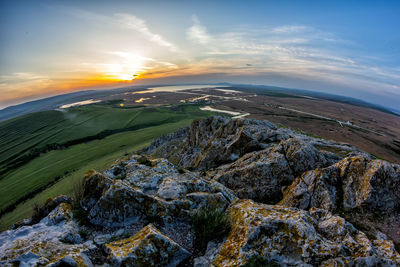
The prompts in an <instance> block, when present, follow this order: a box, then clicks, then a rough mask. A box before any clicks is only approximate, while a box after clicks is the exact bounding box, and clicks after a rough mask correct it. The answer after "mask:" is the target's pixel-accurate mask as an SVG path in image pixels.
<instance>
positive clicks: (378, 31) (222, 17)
mask: <svg viewBox="0 0 400 267" xmlns="http://www.w3.org/2000/svg"><path fill="white" fill-rule="evenodd" d="M399 14H400V1H368V0H364V1H351V0H348V1H284V0H283V1H233V0H231V1H223V0H220V1H208V0H203V1H190V0H188V1H173V0H171V1H153V0H148V1H75V0H69V1H56V0H52V1H40V0H38V1H18V0H13V1H0V108H4V107H7V106H9V105H14V104H17V103H22V102H25V101H28V100H33V99H38V98H43V97H46V96H52V95H57V94H62V93H67V92H72V91H78V90H86V89H101V88H114V87H123V86H131V85H142V84H161V83H211V82H231V83H247V84H264V85H274V86H281V87H289V88H299V89H309V90H315V91H321V92H327V93H332V94H339V95H345V96H351V97H356V98H359V99H362V100H365V101H368V102H371V103H375V104H380V105H382V106H385V107H388V108H394V109H400V30H399V29H400V15H399Z"/></svg>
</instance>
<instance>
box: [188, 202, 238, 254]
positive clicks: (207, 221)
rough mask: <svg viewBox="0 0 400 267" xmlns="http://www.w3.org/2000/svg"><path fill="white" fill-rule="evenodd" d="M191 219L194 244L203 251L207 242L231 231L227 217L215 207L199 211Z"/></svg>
mask: <svg viewBox="0 0 400 267" xmlns="http://www.w3.org/2000/svg"><path fill="white" fill-rule="evenodd" d="M192 219H193V230H194V232H195V235H196V243H197V245H198V246H199V248H200V249H204V248H205V247H206V246H207V243H208V242H209V241H211V240H213V239H216V238H221V237H223V236H224V235H227V234H228V233H229V231H230V230H231V223H230V221H229V217H228V215H227V214H226V213H225V212H224V211H222V210H220V209H219V208H218V207H216V206H211V207H206V208H201V209H199V210H198V211H197V212H196V213H195V214H194V215H193V218H192Z"/></svg>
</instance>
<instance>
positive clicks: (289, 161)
mask: <svg viewBox="0 0 400 267" xmlns="http://www.w3.org/2000/svg"><path fill="white" fill-rule="evenodd" d="M339 159H340V158H333V157H329V156H326V155H325V154H324V153H321V152H320V151H319V150H317V149H316V148H315V147H314V146H313V145H310V144H308V143H305V142H304V141H301V140H298V139H295V138H289V139H287V140H283V141H281V142H280V143H279V144H278V145H275V146H274V147H271V148H268V149H265V150H262V151H257V152H252V153H248V154H246V155H244V156H243V157H241V158H240V159H238V160H237V161H235V162H233V163H231V164H228V165H224V166H221V167H220V168H218V169H217V172H216V174H215V176H214V179H215V180H216V181H218V182H220V183H222V184H223V185H225V186H226V187H228V188H230V189H232V190H233V191H234V192H235V193H236V194H237V196H238V197H239V198H250V199H253V200H256V201H258V202H262V203H267V204H276V203H277V202H278V201H280V200H281V199H282V188H284V187H286V186H288V185H290V184H291V182H292V181H293V180H294V177H295V176H296V175H298V174H301V173H303V172H305V171H307V170H312V169H315V168H319V167H325V166H328V165H330V164H333V163H335V162H337V161H338V160H339Z"/></svg>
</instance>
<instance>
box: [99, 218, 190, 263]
mask: <svg viewBox="0 0 400 267" xmlns="http://www.w3.org/2000/svg"><path fill="white" fill-rule="evenodd" d="M106 249H107V251H108V253H109V255H110V256H109V259H108V260H109V262H110V263H111V264H112V266H121V265H122V266H138V267H140V266H176V265H178V264H179V263H180V262H181V261H183V260H184V259H186V258H187V257H189V256H190V253H189V252H188V251H187V250H185V249H184V248H182V247H181V246H179V245H178V244H177V243H175V242H174V241H173V240H171V239H170V238H168V237H167V236H165V235H163V234H162V233H161V232H160V231H158V230H157V229H156V228H155V227H154V226H152V225H151V224H149V225H147V226H146V227H144V228H143V229H142V230H140V231H139V232H138V233H136V234H135V235H133V236H132V237H130V238H127V239H124V240H119V241H115V242H112V243H109V244H106Z"/></svg>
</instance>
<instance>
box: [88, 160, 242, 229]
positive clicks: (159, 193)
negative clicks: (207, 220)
mask: <svg viewBox="0 0 400 267" xmlns="http://www.w3.org/2000/svg"><path fill="white" fill-rule="evenodd" d="M120 166H121V165H118V166H114V168H120ZM124 169H125V170H124V173H125V175H124V176H123V177H122V178H115V177H110V176H107V173H113V171H112V169H111V170H108V171H107V172H105V174H100V173H96V172H92V173H89V175H88V176H87V177H86V179H85V182H84V191H85V192H87V193H85V198H84V200H83V202H82V203H83V206H84V208H85V209H87V211H88V213H89V219H90V221H91V223H93V224H95V225H99V226H103V227H119V226H126V225H131V224H134V223H137V222H139V221H149V222H151V221H152V220H154V218H157V220H162V221H163V222H165V223H169V222H172V221H174V220H178V219H185V218H186V219H187V218H190V215H191V214H192V213H193V212H195V211H196V210H197V209H199V208H201V207H204V206H207V205H209V204H210V203H217V205H219V206H220V207H221V208H226V207H227V206H228V205H229V204H230V203H231V202H232V201H233V200H234V199H235V198H236V196H235V195H234V194H233V193H232V192H231V191H230V190H229V189H227V188H225V187H224V186H223V185H221V184H220V183H218V182H214V181H208V180H206V179H204V178H202V177H201V176H199V175H198V174H196V173H179V172H178V170H177V168H176V167H175V166H174V165H172V164H171V163H169V162H168V161H167V160H165V159H147V158H145V157H143V156H133V157H132V158H131V159H130V160H128V161H126V162H124ZM96 184H97V185H98V186H95V185H96Z"/></svg>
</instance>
